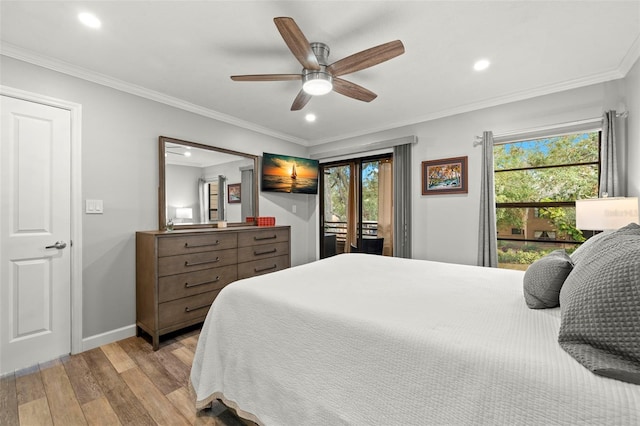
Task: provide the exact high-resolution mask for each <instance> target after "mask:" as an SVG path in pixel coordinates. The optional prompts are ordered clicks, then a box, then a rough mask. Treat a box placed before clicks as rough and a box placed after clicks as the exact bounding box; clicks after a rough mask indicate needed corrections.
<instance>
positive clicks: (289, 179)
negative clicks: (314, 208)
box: [261, 152, 319, 194]
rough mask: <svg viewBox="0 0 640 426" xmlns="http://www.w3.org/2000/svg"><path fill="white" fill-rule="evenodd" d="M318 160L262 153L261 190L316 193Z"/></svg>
mask: <svg viewBox="0 0 640 426" xmlns="http://www.w3.org/2000/svg"><path fill="white" fill-rule="evenodd" d="M318 163H319V162H318V160H311V159H308V158H300V157H292V156H290V155H278V154H269V153H267V152H265V153H263V154H262V185H261V186H262V191H264V192H290V193H299V194H317V193H318V170H319V164H318Z"/></svg>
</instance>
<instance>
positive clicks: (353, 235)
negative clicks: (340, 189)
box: [344, 162, 359, 253]
mask: <svg viewBox="0 0 640 426" xmlns="http://www.w3.org/2000/svg"><path fill="white" fill-rule="evenodd" d="M358 173H359V171H358V166H357V165H356V163H355V162H351V163H349V199H348V201H347V236H346V238H345V242H344V251H345V253H351V246H352V245H353V246H356V247H357V246H358V235H357V224H358V223H357V222H358V203H357V201H356V200H357V197H356V192H357V190H358V189H357V188H358V178H357V177H358Z"/></svg>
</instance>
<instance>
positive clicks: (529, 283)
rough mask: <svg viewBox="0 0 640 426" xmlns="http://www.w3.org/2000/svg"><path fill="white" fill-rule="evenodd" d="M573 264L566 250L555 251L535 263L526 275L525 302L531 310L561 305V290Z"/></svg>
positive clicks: (524, 281) (524, 283) (524, 286)
mask: <svg viewBox="0 0 640 426" xmlns="http://www.w3.org/2000/svg"><path fill="white" fill-rule="evenodd" d="M572 269H573V263H572V262H571V258H570V257H569V255H567V253H566V252H565V251H564V250H555V251H552V252H551V253H549V254H548V255H546V256H545V257H543V258H541V259H538V260H536V261H535V262H533V263H532V264H531V265H530V266H529V267H528V268H527V270H526V272H525V273H524V279H523V290H524V300H525V302H526V303H527V306H528V307H530V308H531V309H544V308H555V307H556V306H558V305H560V288H562V284H563V283H564V280H565V279H566V278H567V276H568V275H569V273H570V272H571V270H572Z"/></svg>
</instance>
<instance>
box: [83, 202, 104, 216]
mask: <svg viewBox="0 0 640 426" xmlns="http://www.w3.org/2000/svg"><path fill="white" fill-rule="evenodd" d="M103 212H104V210H103V203H102V200H85V213H87V214H102V213H103Z"/></svg>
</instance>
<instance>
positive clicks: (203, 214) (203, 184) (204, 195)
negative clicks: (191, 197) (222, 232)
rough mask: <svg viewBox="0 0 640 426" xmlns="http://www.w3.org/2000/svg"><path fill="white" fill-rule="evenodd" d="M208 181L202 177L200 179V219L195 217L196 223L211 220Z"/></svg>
mask: <svg viewBox="0 0 640 426" xmlns="http://www.w3.org/2000/svg"><path fill="white" fill-rule="evenodd" d="M207 188H208V185H207V181H206V180H204V179H202V178H200V179H198V198H199V199H200V220H198V219H197V218H194V220H193V221H194V223H204V222H209V215H208V214H207V210H209V191H207Z"/></svg>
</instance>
